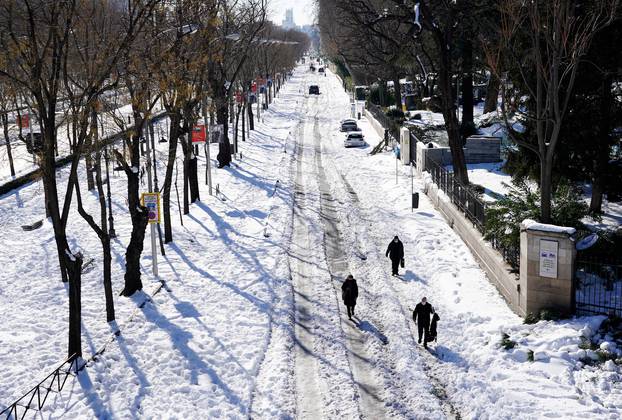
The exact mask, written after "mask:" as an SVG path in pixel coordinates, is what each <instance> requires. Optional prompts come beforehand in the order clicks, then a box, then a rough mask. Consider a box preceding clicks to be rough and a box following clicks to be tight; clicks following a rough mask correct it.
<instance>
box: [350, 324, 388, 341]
mask: <svg viewBox="0 0 622 420" xmlns="http://www.w3.org/2000/svg"><path fill="white" fill-rule="evenodd" d="M356 326H357V327H358V328H359V329H360V330H361V331H363V332H368V333H370V334H371V335H373V336H374V337H376V338H377V339H378V340H380V341H381V342H382V344H385V345H386V344H388V343H389V339H388V338H387V336H386V335H384V334H383V333H381V332H380V330H379V329H378V328H376V327H375V326H374V325H373V324H371V323H370V322H369V321H358V322H357V323H356Z"/></svg>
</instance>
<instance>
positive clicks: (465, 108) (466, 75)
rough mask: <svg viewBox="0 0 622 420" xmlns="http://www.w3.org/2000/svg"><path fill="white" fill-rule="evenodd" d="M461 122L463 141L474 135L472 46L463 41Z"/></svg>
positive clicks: (467, 41) (468, 41)
mask: <svg viewBox="0 0 622 420" xmlns="http://www.w3.org/2000/svg"><path fill="white" fill-rule="evenodd" d="M461 90H462V122H461V124H462V125H461V127H460V131H461V134H462V137H463V139H465V141H466V138H467V137H468V136H470V135H472V134H474V133H475V124H474V123H473V102H474V101H473V44H472V43H471V41H470V40H468V39H465V40H464V45H463V48H462V86H461Z"/></svg>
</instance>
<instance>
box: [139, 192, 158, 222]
mask: <svg viewBox="0 0 622 420" xmlns="http://www.w3.org/2000/svg"><path fill="white" fill-rule="evenodd" d="M140 202H141V204H142V205H143V206H144V207H147V215H148V220H149V223H160V193H159V192H154V193H143V195H142V197H141V198H140Z"/></svg>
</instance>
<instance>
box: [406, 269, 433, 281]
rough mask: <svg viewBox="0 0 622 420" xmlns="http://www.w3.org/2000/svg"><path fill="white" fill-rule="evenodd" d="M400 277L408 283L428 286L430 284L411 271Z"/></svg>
mask: <svg viewBox="0 0 622 420" xmlns="http://www.w3.org/2000/svg"><path fill="white" fill-rule="evenodd" d="M400 277H401V279H402V280H404V281H408V282H410V281H416V282H418V283H421V284H428V282H426V281H425V280H424V279H422V278H421V277H419V276H418V275H417V274H415V273H413V272H412V271H410V270H406V271H405V272H404V274H402V275H401V276H400Z"/></svg>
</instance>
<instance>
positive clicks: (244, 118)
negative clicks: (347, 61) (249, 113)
mask: <svg viewBox="0 0 622 420" xmlns="http://www.w3.org/2000/svg"><path fill="white" fill-rule="evenodd" d="M242 141H246V102H244V105H242Z"/></svg>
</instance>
